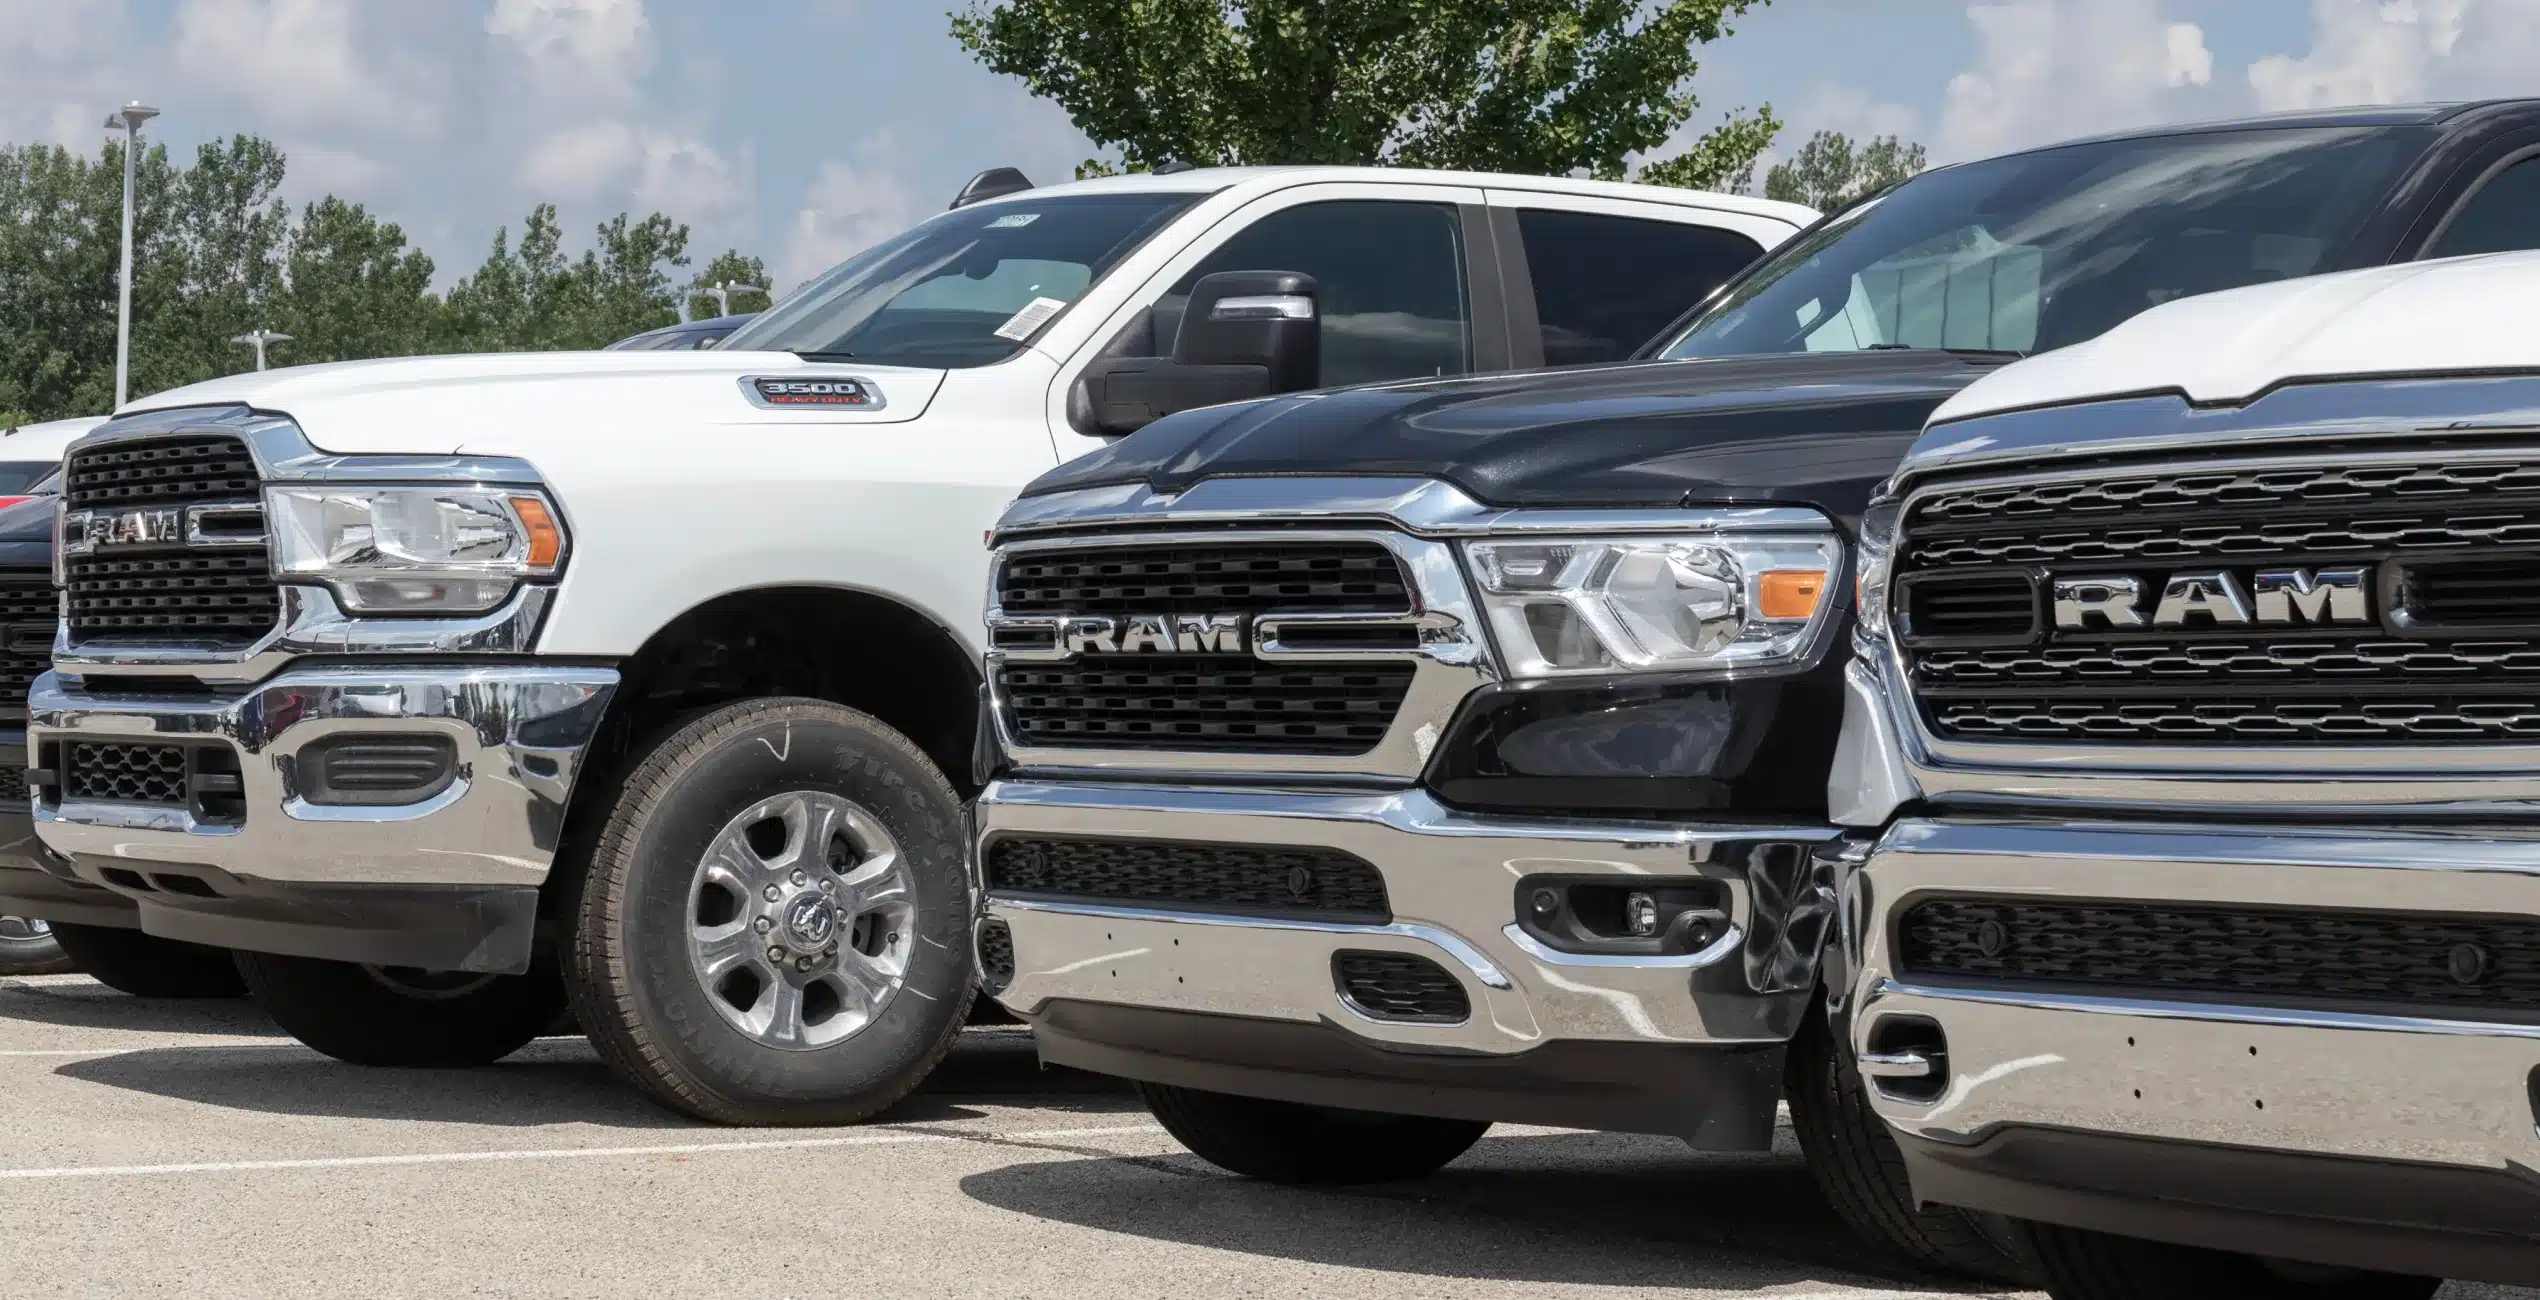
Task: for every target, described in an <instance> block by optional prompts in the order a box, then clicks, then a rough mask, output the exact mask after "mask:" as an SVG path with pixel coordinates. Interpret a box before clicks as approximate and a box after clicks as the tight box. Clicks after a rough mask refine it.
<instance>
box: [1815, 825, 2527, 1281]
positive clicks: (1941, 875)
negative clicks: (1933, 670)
mask: <svg viewBox="0 0 2540 1300" xmlns="http://www.w3.org/2000/svg"><path fill="white" fill-rule="evenodd" d="M1935 894H1947V895H1949V896H1952V897H1956V898H1964V899H1975V900H1982V899H1985V898H1987V897H2000V898H2009V897H2018V898H2022V899H2028V900H2036V899H2041V898H2043V899H2060V900H2074V901H2081V900H2093V901H2116V902H2142V903H2180V904H2194V905H2204V906H2211V905H2217V904H2246V905H2250V906H2282V907H2302V908H2325V909H2351V910H2368V911H2372V912H2375V913H2379V914H2383V915H2390V914H2409V913H2421V914H2424V915H2426V916H2428V917H2430V918H2433V917H2446V916H2461V915H2490V916H2499V915H2501V916H2532V915H2540V837H2531V836H2509V835H2505V834H2501V833H2499V832H2496V831H2494V830H2482V831H2478V832H2474V833H2444V832H2440V831H2433V830H2427V831H2402V830H2388V829H2374V830H2346V829H2334V828H2332V829H2306V828H2297V827H2274V826H2263V825H2261V826H2232V827H2220V826H2196V825H2187V826H2175V827H2162V828H2146V827H2144V826H2142V825H2139V824H2135V825H2124V824H2106V825H2093V824H2072V823H2064V822H2054V823H2046V822H2017V821H1993V822H1960V821H1927V820H1912V819H1909V820H1904V821H1900V822H1898V823H1897V824H1896V825H1895V826H1893V827H1892V828H1890V829H1889V831H1888V832H1887V833H1886V835H1885V836H1884V838H1883V839H1882V840H1881V841H1880V843H1879V845H1878V847H1877V848H1876V850H1875V851H1874V852H1873V853H1872V854H1871V855H1870V857H1869V860H1868V862H1867V863H1866V865H1865V866H1863V867H1862V868H1860V869H1859V870H1858V871H1856V872H1855V873H1854V874H1853V875H1852V876H1851V878H1850V880H1849V881H1848V883H1847V885H1846V889H1845V896H1846V902H1845V923H1844V932H1845V936H1846V946H1847V948H1848V949H1849V950H1850V953H1851V955H1852V956H1853V958H1854V960H1855V961H1856V962H1857V970H1858V972H1859V974H1858V978H1857V981H1856V983H1855V985H1854V988H1853V1001H1852V1012H1851V1019H1850V1033H1851V1037H1852V1043H1853V1047H1854V1049H1855V1050H1856V1052H1861V1053H1865V1054H1868V1055H1867V1056H1865V1059H1864V1069H1865V1072H1867V1073H1871V1074H1873V1075H1874V1076H1877V1075H1886V1076H1888V1077H1886V1078H1874V1079H1873V1085H1872V1089H1871V1091H1872V1095H1873V1103H1874V1105H1875V1106H1876V1108H1877V1110H1878V1112H1879V1113H1880V1115H1881V1116H1882V1117H1884V1118H1885V1119H1886V1120H1887V1121H1888V1123H1889V1124H1890V1125H1892V1126H1893V1127H1894V1128H1895V1129H1896V1130H1897V1132H1898V1133H1899V1135H1900V1136H1901V1137H1902V1138H1903V1139H1904V1142H1903V1145H1904V1147H1905V1152H1906V1158H1907V1165H1908V1168H1909V1170H1910V1171H1911V1173H1912V1175H1913V1178H1914V1184H1915V1190H1916V1192H1917V1194H1918V1195H1920V1196H1922V1197H1923V1198H1925V1199H1927V1200H1934V1201H1939V1202H1943V1203H1948V1204H1960V1205H1969V1206H1973V1207H1974V1208H1979V1209H1990V1210H1997V1211H2002V1212H2006V1213H2013V1214H2019V1215H2023V1216H2025V1217H2030V1218H2041V1219H2048V1220H2053V1221H2061V1222H2067V1223H2074V1224H2077V1225H2079V1226H2084V1227H2094V1228H2101V1229H2105V1230H2111V1231H2118V1232H2131V1233H2133V1234H2134V1235H2142V1236H2152V1237H2160V1238H2164V1239H2169V1240H2179V1241H2189V1242H2193V1243H2196V1244H2203V1245H2208V1246H2213V1247H2217V1248H2222V1249H2238V1250H2247V1251H2255V1252H2259V1253H2268V1254H2280V1255H2285V1256H2288V1257H2294V1258H2308V1259H2316V1260H2322V1261H2325V1262H2341V1263H2348V1264H2354V1265H2357V1266H2365V1267H2380V1268H2391V1269H2398V1270H2403V1271H2421V1272H2433V1273H2438V1274H2445V1275H2450V1276H2465V1277H2485V1278H2492V1279H2495V1280H2500V1281H2515V1282H2525V1283H2528V1282H2532V1281H2540V1179H2534V1178H2533V1177H2532V1175H2531V1173H2530V1171H2531V1170H2533V1169H2535V1168H2540V1127H2535V1125H2540V1116H2535V1107H2540V1025H2531V1024H2518V1025H2517V1024H2498V1023H2472V1022H2467V1021H2461V1020H2449V1019H2443V1018H2440V1017H2439V1016H2438V1015H2436V1014H2433V1013H2431V1012H2430V1013H2429V1014H2427V1015H2424V1016H2415V1017H2411V1016H2392V1015H2381V1014H2352V1013H2343V1012H2337V1011H2329V1010H2294V1009H2286V1008H2285V1007H2283V1006H2266V1005H2235V1004H2231V1003H2217V1002H2209V1001H2193V1002H2190V1001H2174V1000H2167V999H2161V998H2157V997H2151V996H2129V995H2125V994H2123V993H2121V992H2119V993H2111V992H2100V991H2092V990H2088V989H2074V988H2070V987H2054V988H2049V987H2041V986H2026V987H2012V986H1987V985H1984V984H1980V983H1977V984H1971V983H1966V982H1960V981H1947V982H1942V981H1917V980H1916V979H1915V978H1912V977H1910V976H1909V975H1907V974H1904V973H1900V971H1899V964H1900V963H1899V955H1898V953H1897V951H1896V942H1897V938H1896V936H1897V922H1898V919H1899V918H1900V917H1901V916H1902V915H1903V913H1904V911H1905V909H1907V908H1909V907H1910V906H1911V905H1912V904H1913V903H1914V902H1915V901H1917V900H1918V899H1921V898H1925V897H1930V896H1932V895H1935ZM1917 1019H1919V1020H1920V1021H1923V1022H1927V1023H1928V1024H1930V1025H1934V1026H1937V1028H1938V1034H1939V1037H1940V1039H1941V1040H1942V1041H1943V1042H1944V1043H1945V1047H1944V1048H1943V1055H1942V1056H1941V1060H1943V1061H1945V1071H1946V1074H1945V1078H1946V1082H1945V1085H1943V1086H1942V1087H1941V1089H1940V1091H1939V1092H1938V1094H1937V1096H1934V1097H1931V1098H1930V1099H1928V1100H1923V1099H1917V1098H1916V1097H1915V1096H1914V1095H1913V1094H1915V1093H1917V1092H1918V1091H1928V1089H1929V1088H1930V1086H1931V1085H1929V1084H1928V1083H1924V1082H1921V1081H1920V1080H1917V1079H1915V1078H1913V1077H1911V1076H1913V1075H1914V1074H1915V1073H1916V1072H1917V1069H1918V1067H1917V1066H1916V1065H1915V1063H1914V1062H1913V1061H1912V1060H1910V1059H1908V1060H1891V1059H1886V1058H1889V1057H1895V1056H1897V1055H1899V1054H1898V1053H1896V1052H1894V1051H1892V1050H1888V1051H1882V1052H1872V1048H1873V1046H1874V1045H1878V1046H1881V1047H1884V1048H1892V1047H1893V1045H1894V1043H1895V1042H1896V1041H1897V1038H1896V1036H1895V1034H1894V1033H1893V1032H1892V1030H1891V1031H1889V1032H1883V1027H1889V1026H1891V1022H1900V1021H1901V1022H1903V1023H1906V1024H1910V1023H1911V1022H1912V1021H1914V1020H1917ZM1918 1054H1919V1055H1925V1056H1928V1055H1929V1053H1928V1052H1924V1053H1905V1054H1904V1055H1906V1056H1908V1057H1911V1056H1914V1055H1918ZM1918 1084H1920V1086H1919V1087H1918V1086H1917V1085H1918ZM2438 1265H2439V1266H2438Z"/></svg>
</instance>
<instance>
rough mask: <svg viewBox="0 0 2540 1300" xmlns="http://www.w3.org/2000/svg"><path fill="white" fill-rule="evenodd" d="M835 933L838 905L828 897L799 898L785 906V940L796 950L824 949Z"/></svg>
mask: <svg viewBox="0 0 2540 1300" xmlns="http://www.w3.org/2000/svg"><path fill="white" fill-rule="evenodd" d="M836 933H838V904H837V902H836V900H834V899H832V898H830V897H829V896H828V895H827V894H817V893H802V894H796V895H795V896H794V897H793V899H792V901H790V902H788V903H786V904H785V937H786V938H788V939H791V940H792V941H793V943H794V946H795V947H797V948H819V947H823V946H825V945H826V944H827V943H828V942H829V939H830V936H832V935H835V934H836Z"/></svg>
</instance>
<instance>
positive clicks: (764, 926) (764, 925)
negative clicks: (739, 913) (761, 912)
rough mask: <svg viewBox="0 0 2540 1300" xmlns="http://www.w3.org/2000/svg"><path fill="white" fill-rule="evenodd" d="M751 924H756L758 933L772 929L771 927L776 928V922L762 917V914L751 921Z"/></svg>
mask: <svg viewBox="0 0 2540 1300" xmlns="http://www.w3.org/2000/svg"><path fill="white" fill-rule="evenodd" d="M752 924H753V925H754V926H756V927H757V929H758V932H759V933H760V934H765V933H767V932H768V931H770V930H773V929H775V928H776V923H775V922H774V921H771V920H768V919H767V918H766V917H764V916H762V917H760V918H759V919H758V920H756V921H754V922H752Z"/></svg>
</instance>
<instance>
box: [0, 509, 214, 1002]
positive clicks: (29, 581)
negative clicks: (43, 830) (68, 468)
mask: <svg viewBox="0 0 2540 1300" xmlns="http://www.w3.org/2000/svg"><path fill="white" fill-rule="evenodd" d="M60 488H61V476H60V474H59V473H58V472H56V473H55V474H53V475H52V476H50V477H48V478H45V479H44V480H42V481H41V482H38V483H37V484H35V485H34V486H33V488H32V489H31V492H32V495H29V496H26V497H22V498H16V499H14V500H11V501H10V502H9V503H8V504H6V505H0V974H5V973H10V972H11V971H12V970H21V971H34V970H47V971H49V970H56V969H61V968H62V967H61V964H60V963H61V960H62V959H63V958H64V957H67V958H68V960H69V963H70V965H71V966H72V967H74V968H76V969H78V970H81V971H83V972H85V973H87V974H88V975H89V976H91V977H92V978H94V979H96V980H98V981H99V982H100V983H103V984H105V985H107V986H108V987H110V988H115V989H119V990H122V991H123V992H126V993H131V994H134V995H137V996H140V997H161V998H190V997H214V998H217V997H243V996H245V995H246V992H247V986H246V984H245V983H243V982H242V981H241V980H240V979H239V977H238V970H237V968H236V967H235V966H233V965H232V964H231V962H230V959H229V954H228V953H226V952H223V951H221V950H219V949H217V948H204V947H198V946H197V945H194V944H190V943H179V942H177V941H175V940H173V939H161V938H158V937H156V936H153V935H147V934H143V933H142V932H141V928H140V926H141V922H140V920H139V913H138V912H137V911H136V910H135V909H134V907H133V905H132V903H131V902H130V901H128V900H126V899H124V898H122V897H121V896H119V895H117V894H115V893H113V892H112V891H110V890H106V889H101V888H99V887H98V886H96V885H91V884H88V883H87V882H85V881H82V880H80V879H79V878H78V877H76V876H74V875H72V874H71V871H70V868H69V866H68V865H66V864H64V863H63V862H62V861H61V859H59V858H56V857H54V856H52V855H51V854H49V853H48V852H46V851H45V848H44V846H43V845H42V844H41V843H40V842H38V841H37V840H36V838H35V817H34V811H33V808H32V805H30V804H29V803H28V794H27V784H26V774H27V752H26V692H27V686H28V684H29V683H31V682H33V681H34V680H35V679H36V678H37V677H38V676H40V675H42V674H43V672H44V670H45V669H47V668H50V667H52V666H53V632H54V624H55V622H56V612H55V607H56V606H57V605H58V604H59V603H60V596H59V592H58V590H57V589H56V587H55V586H54V582H53V528H54V522H55V520H57V519H58V518H59V517H60V514H61V497H60V495H59V493H60Z"/></svg>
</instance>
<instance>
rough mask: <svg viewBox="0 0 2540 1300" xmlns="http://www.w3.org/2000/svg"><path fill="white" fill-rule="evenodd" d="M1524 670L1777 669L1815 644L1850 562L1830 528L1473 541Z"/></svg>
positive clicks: (1498, 623) (1487, 589) (1495, 628)
mask: <svg viewBox="0 0 2540 1300" xmlns="http://www.w3.org/2000/svg"><path fill="white" fill-rule="evenodd" d="M1465 555H1466V556H1467V557H1468V558H1469V559H1470V561H1471V563H1472V567H1473V573H1474V577H1475V579H1476V581H1477V584H1478V586H1479V588H1480V595H1481V604H1482V611H1483V615H1484V617H1486V618H1488V619H1489V620H1490V625H1491V631H1492V633H1493V634H1494V635H1495V636H1496V638H1497V639H1498V641H1499V646H1500V651H1501V653H1502V654H1503V655H1505V656H1506V658H1507V661H1508V663H1507V667H1508V671H1509V673H1510V675H1512V676H1516V677H1576V676H1587V675H1590V674H1596V673H1631V672H1679V671H1706V670H1729V669H1752V668H1769V667H1773V666H1776V665H1780V664H1786V663H1789V662H1791V661H1793V660H1796V659H1798V658H1800V657H1801V656H1803V655H1805V654H1807V653H1808V651H1809V649H1810V647H1811V646H1812V645H1813V644H1814V642H1815V640H1816V634H1817V630H1818V628H1819V627H1820V625H1821V624H1822V622H1823V620H1824V619H1825V618H1826V617H1827V611H1828V610H1829V609H1831V608H1833V607H1834V605H1835V603H1836V602H1835V601H1833V600H1832V599H1829V598H1828V595H1827V592H1826V588H1827V587H1828V585H1829V584H1831V583H1832V582H1833V581H1834V580H1835V577H1836V574H1837V572H1838V571H1839V570H1840V568H1841V567H1842V565H1841V561H1842V557H1843V550H1842V544H1841V543H1839V542H1838V541H1836V540H1835V538H1834V537H1833V536H1831V535H1826V536H1808V535H1771V536H1764V535H1757V536H1707V535H1706V536H1691V537H1689V536H1672V537H1670V536H1656V537H1584V536H1582V537H1542V538H1527V539H1524V540H1504V541H1503V540H1499V539H1488V540H1477V541H1472V542H1467V543H1465Z"/></svg>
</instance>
